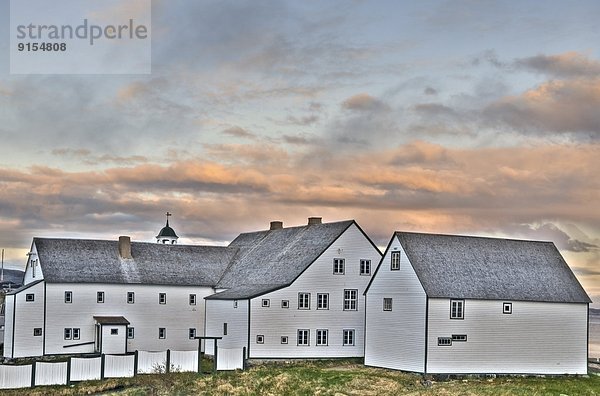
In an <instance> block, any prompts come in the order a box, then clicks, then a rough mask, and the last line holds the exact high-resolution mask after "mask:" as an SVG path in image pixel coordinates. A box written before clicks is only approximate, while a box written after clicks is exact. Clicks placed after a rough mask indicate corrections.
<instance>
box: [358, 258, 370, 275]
mask: <svg viewBox="0 0 600 396" xmlns="http://www.w3.org/2000/svg"><path fill="white" fill-rule="evenodd" d="M360 274H361V275H367V276H368V275H371V260H365V259H361V260H360Z"/></svg>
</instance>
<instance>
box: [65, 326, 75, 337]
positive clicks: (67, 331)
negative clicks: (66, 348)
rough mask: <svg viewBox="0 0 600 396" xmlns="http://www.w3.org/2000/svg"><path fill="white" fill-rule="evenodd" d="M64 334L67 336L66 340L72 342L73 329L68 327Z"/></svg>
mask: <svg viewBox="0 0 600 396" xmlns="http://www.w3.org/2000/svg"><path fill="white" fill-rule="evenodd" d="M64 334H65V340H70V339H71V338H73V329H71V328H68V327H66V328H65V331H64Z"/></svg>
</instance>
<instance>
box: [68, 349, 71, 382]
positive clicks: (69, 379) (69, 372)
mask: <svg viewBox="0 0 600 396" xmlns="http://www.w3.org/2000/svg"><path fill="white" fill-rule="evenodd" d="M69 385H71V356H69V360H67V386H69Z"/></svg>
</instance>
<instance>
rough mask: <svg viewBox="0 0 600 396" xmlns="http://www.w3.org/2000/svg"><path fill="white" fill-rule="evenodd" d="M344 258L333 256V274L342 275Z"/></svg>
mask: <svg viewBox="0 0 600 396" xmlns="http://www.w3.org/2000/svg"><path fill="white" fill-rule="evenodd" d="M345 263H346V260H344V259H343V258H334V259H333V274H334V275H344V266H345Z"/></svg>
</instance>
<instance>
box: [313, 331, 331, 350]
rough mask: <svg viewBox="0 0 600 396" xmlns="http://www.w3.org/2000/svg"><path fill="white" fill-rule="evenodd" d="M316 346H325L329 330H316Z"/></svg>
mask: <svg viewBox="0 0 600 396" xmlns="http://www.w3.org/2000/svg"><path fill="white" fill-rule="evenodd" d="M316 335H317V346H327V345H328V342H329V330H327V329H317V334H316Z"/></svg>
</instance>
